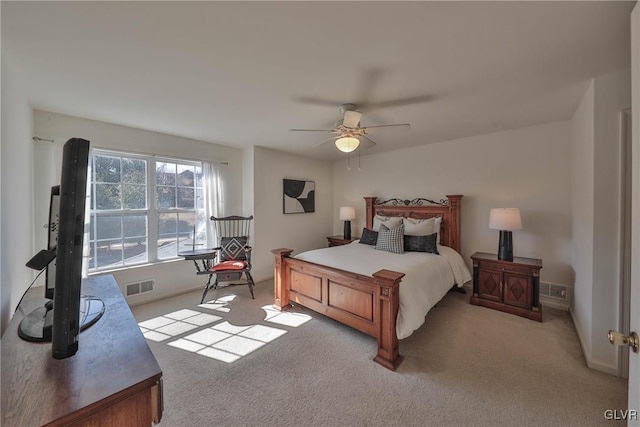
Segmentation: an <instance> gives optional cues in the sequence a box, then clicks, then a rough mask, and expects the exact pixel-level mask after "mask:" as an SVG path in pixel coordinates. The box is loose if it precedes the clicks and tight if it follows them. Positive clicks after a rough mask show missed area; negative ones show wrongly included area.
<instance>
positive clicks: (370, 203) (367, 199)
mask: <svg viewBox="0 0 640 427" xmlns="http://www.w3.org/2000/svg"><path fill="white" fill-rule="evenodd" d="M377 199H378V198H377V197H365V198H364V200H365V202H366V207H367V211H366V213H367V216H366V218H367V226H366V227H367V228H368V229H369V230H373V204H374V203H375V202H376V200H377Z"/></svg>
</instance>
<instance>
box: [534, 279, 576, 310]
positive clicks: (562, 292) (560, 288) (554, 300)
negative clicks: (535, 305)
mask: <svg viewBox="0 0 640 427" xmlns="http://www.w3.org/2000/svg"><path fill="white" fill-rule="evenodd" d="M539 289H540V302H541V303H542V305H543V306H550V307H555V308H560V309H563V310H566V309H568V308H569V305H570V304H571V296H572V293H571V291H572V288H571V287H569V286H566V285H559V284H557V283H549V282H540V288H539Z"/></svg>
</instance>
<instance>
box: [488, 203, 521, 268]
mask: <svg viewBox="0 0 640 427" xmlns="http://www.w3.org/2000/svg"><path fill="white" fill-rule="evenodd" d="M489 228H491V229H492V230H500V242H499V244H498V259H499V260H501V261H513V239H512V236H511V231H512V230H522V219H521V218H520V209H518V208H497V209H491V211H490V212H489Z"/></svg>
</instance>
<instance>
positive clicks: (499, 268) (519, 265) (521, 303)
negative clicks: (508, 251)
mask: <svg viewBox="0 0 640 427" xmlns="http://www.w3.org/2000/svg"><path fill="white" fill-rule="evenodd" d="M471 259H472V260H473V296H472V297H471V300H470V301H469V302H470V303H471V304H474V305H480V306H483V307H489V308H493V309H495V310H500V311H504V312H506V313H510V314H515V315H518V316H522V317H526V318H528V319H532V320H537V321H538V322H542V306H541V305H540V297H539V287H540V269H541V268H542V260H541V259H537V258H521V257H513V261H501V260H499V259H498V256H497V255H495V254H489V253H485V252H476V253H474V254H473V255H471Z"/></svg>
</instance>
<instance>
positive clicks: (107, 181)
mask: <svg viewBox="0 0 640 427" xmlns="http://www.w3.org/2000/svg"><path fill="white" fill-rule="evenodd" d="M204 206H205V203H204V191H203V177H202V164H201V163H200V162H195V161H193V162H192V161H186V160H171V159H156V158H154V157H152V156H138V155H130V154H125V153H115V152H104V151H98V150H94V151H93V153H92V156H91V209H90V232H89V245H90V251H89V252H90V258H89V270H90V271H97V270H104V269H109V268H118V267H126V266H131V265H137V264H145V263H150V262H151V263H152V262H156V261H162V260H167V259H171V258H176V257H177V256H178V252H180V251H182V250H186V249H192V248H195V246H196V245H200V244H201V242H204V241H206V216H205V211H204Z"/></svg>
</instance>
